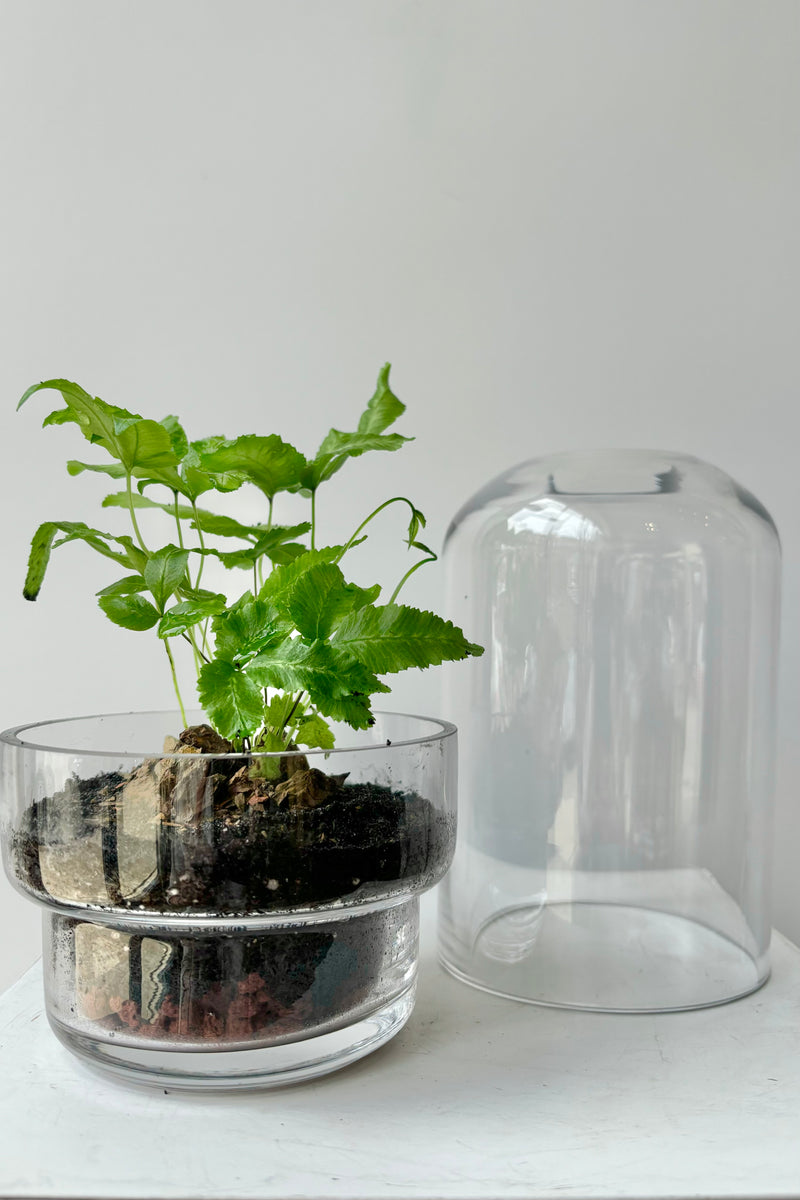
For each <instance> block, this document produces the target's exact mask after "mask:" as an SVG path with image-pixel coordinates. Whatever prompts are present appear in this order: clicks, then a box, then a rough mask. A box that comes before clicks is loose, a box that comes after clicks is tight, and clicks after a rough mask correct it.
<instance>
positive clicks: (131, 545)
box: [114, 534, 148, 575]
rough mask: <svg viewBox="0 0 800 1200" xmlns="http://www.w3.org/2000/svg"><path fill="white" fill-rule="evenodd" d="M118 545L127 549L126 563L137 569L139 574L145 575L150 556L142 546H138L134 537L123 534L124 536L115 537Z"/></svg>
mask: <svg viewBox="0 0 800 1200" xmlns="http://www.w3.org/2000/svg"><path fill="white" fill-rule="evenodd" d="M114 541H115V542H117V544H118V545H120V546H123V547H124V550H125V565H126V566H129V567H131V568H132V570H134V571H136V573H137V574H138V575H144V569H145V567H146V566H147V558H148V556H147V555H146V554H145V552H144V550H142V548H141V547H140V546H137V544H136V542H134V540H133V538H132V537H129V536H128V535H127V534H123V536H122V537H118V538H114Z"/></svg>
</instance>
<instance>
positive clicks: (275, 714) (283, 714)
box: [264, 692, 306, 742]
mask: <svg viewBox="0 0 800 1200" xmlns="http://www.w3.org/2000/svg"><path fill="white" fill-rule="evenodd" d="M305 708H306V706H305V704H304V703H303V702H302V700H301V701H300V702H299V703H298V702H297V700H296V697H294V696H293V695H292V694H291V693H289V694H288V695H287V694H286V693H285V692H278V693H277V694H276V695H274V696H272V697H271V699H270V701H269V704H267V706H266V708H265V709H264V721H265V724H267V725H269V726H270V727H271V728H272V729H280V730H282V729H283V728H284V726H285V725H286V722H287V721H288V720H289V717H290V716H292V715H294V717H296V718H298V719H299V718H300V717H302V716H303V714H304V712H305ZM285 740H286V739H285V737H284V742H285Z"/></svg>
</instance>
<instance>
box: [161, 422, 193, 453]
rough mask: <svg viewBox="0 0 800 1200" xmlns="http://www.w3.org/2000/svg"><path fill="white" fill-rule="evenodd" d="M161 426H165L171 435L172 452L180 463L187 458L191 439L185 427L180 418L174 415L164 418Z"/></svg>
mask: <svg viewBox="0 0 800 1200" xmlns="http://www.w3.org/2000/svg"><path fill="white" fill-rule="evenodd" d="M159 424H160V425H163V426H164V428H165V429H166V431H167V433H168V434H169V440H170V445H171V446H172V452H173V454H174V455H175V457H176V459H177V460H178V462H180V461H181V460H182V459H183V458H184V457H185V456H186V451H187V450H188V449H189V439H188V438H187V436H186V433H185V432H184V428H183V426H182V425H181V423H180V421H179V420H178V418H177V417H175V416H173V415H172V414H170V415H169V416H167V417H162V419H161V421H160V422H159Z"/></svg>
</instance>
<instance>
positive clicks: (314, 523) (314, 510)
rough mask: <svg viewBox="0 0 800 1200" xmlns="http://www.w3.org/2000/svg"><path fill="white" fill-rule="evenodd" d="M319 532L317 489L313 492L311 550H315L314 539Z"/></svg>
mask: <svg viewBox="0 0 800 1200" xmlns="http://www.w3.org/2000/svg"><path fill="white" fill-rule="evenodd" d="M316 532H317V489H316V488H314V489H313V491H312V492H311V549H312V550H314V549H315V546H314V538H315V536H316Z"/></svg>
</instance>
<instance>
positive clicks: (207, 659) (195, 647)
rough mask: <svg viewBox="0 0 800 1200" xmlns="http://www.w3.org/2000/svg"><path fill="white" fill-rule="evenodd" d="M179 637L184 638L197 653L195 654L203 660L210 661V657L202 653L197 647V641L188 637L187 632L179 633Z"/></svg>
mask: <svg viewBox="0 0 800 1200" xmlns="http://www.w3.org/2000/svg"><path fill="white" fill-rule="evenodd" d="M181 637H182V638H183V640H184V641H185V642H188V643H189V645H190V646H191V647H192V650H194V652H195V654H197V655H198V656H199V657H200V658H202V660H203V662H211V659H210V658H207V657H206V656H205V654H204V653H203V651H202V650H201V649H200V647H199V646H198V645H197V643H196V642H195V641H194V640H193V639H192V638H191V637H190V635H189V634H188V633H182V634H181Z"/></svg>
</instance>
